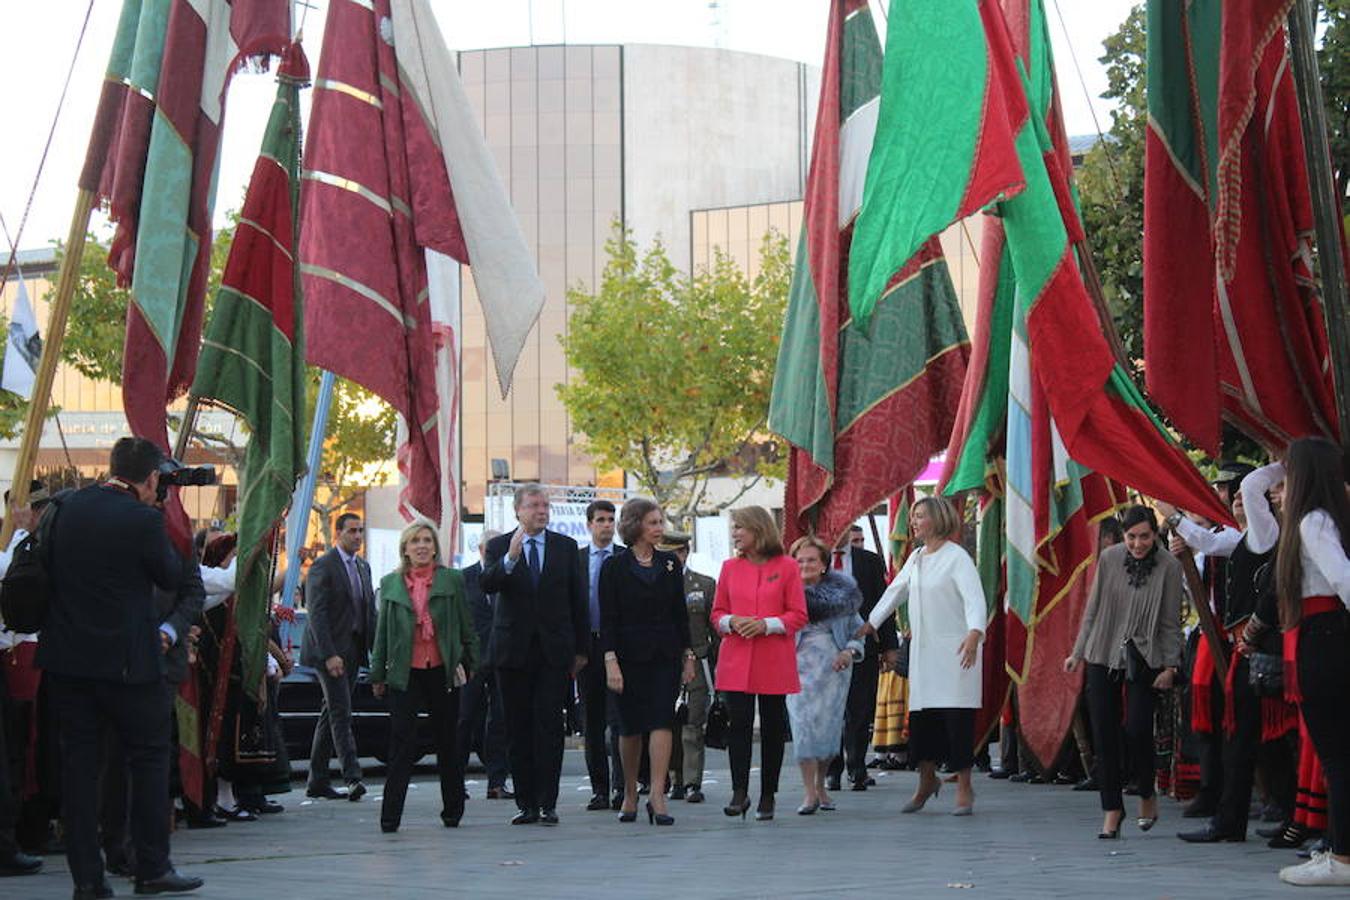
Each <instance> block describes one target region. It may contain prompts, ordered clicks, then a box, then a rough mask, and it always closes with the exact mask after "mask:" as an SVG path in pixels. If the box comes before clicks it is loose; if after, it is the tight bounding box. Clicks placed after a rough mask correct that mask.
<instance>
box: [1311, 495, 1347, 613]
mask: <svg viewBox="0 0 1350 900" xmlns="http://www.w3.org/2000/svg"><path fill="white" fill-rule="evenodd" d="M1298 535H1299V537H1300V538H1302V544H1303V547H1302V553H1301V554H1300V558H1301V559H1302V562H1303V596H1305V597H1340V598H1341V603H1343V604H1345V606H1346V608H1348V609H1350V557H1347V556H1346V555H1345V549H1344V547H1343V546H1342V544H1341V530H1340V529H1339V528H1337V527H1336V522H1335V521H1334V520H1333V519H1332V518H1331V516H1329V515H1327V513H1326V510H1321V509H1315V510H1313V511H1312V512H1310V513H1308V514H1307V515H1306V516H1304V517H1303V521H1301V522H1299V523H1298Z"/></svg>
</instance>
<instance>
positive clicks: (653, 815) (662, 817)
mask: <svg viewBox="0 0 1350 900" xmlns="http://www.w3.org/2000/svg"><path fill="white" fill-rule="evenodd" d="M647 824H648V825H674V824H675V817H674V816H668V815H666V814H665V813H659V812H657V811H656V810H654V809H652V801H650V800H648V801H647Z"/></svg>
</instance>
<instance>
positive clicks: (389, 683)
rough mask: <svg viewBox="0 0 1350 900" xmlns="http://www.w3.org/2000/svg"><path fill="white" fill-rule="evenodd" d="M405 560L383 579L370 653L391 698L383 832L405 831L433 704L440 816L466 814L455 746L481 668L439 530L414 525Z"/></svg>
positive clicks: (404, 543) (380, 692) (452, 823)
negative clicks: (462, 705) (462, 697)
mask: <svg viewBox="0 0 1350 900" xmlns="http://www.w3.org/2000/svg"><path fill="white" fill-rule="evenodd" d="M398 552H399V558H400V559H402V561H403V562H402V564H401V565H400V566H399V568H398V570H397V571H394V572H390V573H389V574H388V575H386V576H384V578H383V579H381V580H380V591H379V593H380V617H379V622H378V624H377V625H376V626H375V649H374V651H373V652H372V653H371V658H370V681H371V684H372V687H373V689H374V692H375V696H377V697H383V696H385V695H386V694H388V697H389V768H388V774H387V776H386V778H385V782H384V805H383V806H382V807H381V808H380V830H381V831H384V832H385V833H386V834H387V833H390V832H394V831H397V830H398V825H399V821H400V820H401V819H402V818H403V801H404V798H405V797H406V796H407V794H408V777H409V776H410V775H411V774H412V767H413V763H414V762H416V760H417V756H418V753H417V714H418V712H419V711H421V710H422V709H426V710H427V711H428V712H429V713H430V715H431V725H432V728H434V729H435V731H436V769H437V771H438V772H439V773H440V777H441V821H442V822H443V823H444V824H445V827H446V828H455V827H458V825H459V820H460V817H462V816H463V815H464V768H463V765H462V763H461V761H460V757H459V753H458V752H457V750H456V747H455V723H456V721H457V720H458V719H459V693H460V692H459V689H460V687H461V686H462V685H463V684H464V683H465V682H466V681H467V680H468V679H469V676H470V674H472V672H473V670H474V668H475V667H476V666H477V665H478V637H477V635H476V634H475V633H474V629H473V620H472V617H471V614H470V612H469V604H468V601H467V598H466V596H465V592H464V576H463V574H461V573H460V572H459V571H458V570H457V569H451V568H447V567H446V566H443V565H441V562H440V556H441V550H440V543H439V541H438V540H437V537H436V529H435V527H434V526H433V525H432V524H431V523H430V522H427V521H426V520H418V521H416V522H413V523H412V524H411V525H409V526H408V527H407V528H405V529H403V533H402V534H401V535H399V539H398Z"/></svg>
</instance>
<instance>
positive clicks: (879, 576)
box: [850, 547, 900, 656]
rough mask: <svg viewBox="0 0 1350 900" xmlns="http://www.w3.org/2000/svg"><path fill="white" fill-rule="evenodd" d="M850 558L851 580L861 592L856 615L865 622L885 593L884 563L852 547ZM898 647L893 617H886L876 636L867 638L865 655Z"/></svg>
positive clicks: (865, 551) (875, 556) (879, 558)
mask: <svg viewBox="0 0 1350 900" xmlns="http://www.w3.org/2000/svg"><path fill="white" fill-rule="evenodd" d="M850 556H851V559H850V562H851V563H852V564H853V580H854V581H856V582H858V590H859V591H860V592H862V606H861V607H859V609H858V615H860V616H862V617H863V619H864V621H865V620H866V619H867V617H868V616H869V615H871V614H872V608H873V607H875V606H876V605H877V601H878V600H880V599H881V595H882V594H884V593H886V563H885V562H884V561H883V560H882V558H881V557H880V556H878V555H877V554H875V553H873V552H872V551H871V550H864V549H863V548H862V547H854V548H853V549H852V552H851V554H850ZM899 646H900V641H899V638H898V637H897V636H896V633H895V616H887V617H886V621H885V622H883V623H882V625H881V627H880V628H878V629H877V633H876V636H875V637H872V636H871V635H869V636H868V638H867V655H868V656H876V655H877V654H878V652H880V651H885V650H895V649H897V648H899Z"/></svg>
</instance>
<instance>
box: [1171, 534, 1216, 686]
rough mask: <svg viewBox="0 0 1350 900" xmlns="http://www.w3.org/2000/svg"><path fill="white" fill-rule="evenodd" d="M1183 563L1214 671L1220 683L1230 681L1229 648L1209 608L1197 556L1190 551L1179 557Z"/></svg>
mask: <svg viewBox="0 0 1350 900" xmlns="http://www.w3.org/2000/svg"><path fill="white" fill-rule="evenodd" d="M1177 561H1178V562H1180V563H1181V573H1182V574H1183V575H1184V576H1185V577H1186V587H1187V588H1189V589H1190V592H1191V603H1193V604H1194V605H1195V614H1196V616H1197V617H1198V618H1199V619H1200V633H1201V634H1203V635H1204V636H1205V641H1206V642H1207V643H1208V644H1209V649H1210V652H1211V653H1212V655H1213V656H1214V671H1215V673H1216V674H1217V675H1218V676H1219V681H1221V682H1226V681H1227V680H1228V647H1227V645H1226V644H1224V642H1223V637H1222V636H1220V634H1219V623H1218V622H1216V621H1215V619H1214V610H1212V609H1210V608H1209V597H1208V595H1207V594H1206V593H1205V583H1204V581H1202V580H1201V578H1200V569H1199V568H1198V567H1197V566H1196V565H1195V556H1194V555H1192V554H1191V552H1190V550H1187V551H1186V552H1185V553H1180V554H1178V555H1177Z"/></svg>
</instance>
